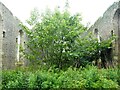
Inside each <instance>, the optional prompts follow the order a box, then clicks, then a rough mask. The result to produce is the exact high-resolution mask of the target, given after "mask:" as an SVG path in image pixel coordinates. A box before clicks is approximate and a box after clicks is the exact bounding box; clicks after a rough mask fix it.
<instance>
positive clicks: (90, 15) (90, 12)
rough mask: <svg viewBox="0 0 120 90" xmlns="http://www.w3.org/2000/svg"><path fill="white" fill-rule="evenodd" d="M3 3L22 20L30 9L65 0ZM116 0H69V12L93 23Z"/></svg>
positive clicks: (7, 0)
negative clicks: (78, 14)
mask: <svg viewBox="0 0 120 90" xmlns="http://www.w3.org/2000/svg"><path fill="white" fill-rule="evenodd" d="M0 1H1V2H2V3H4V5H5V6H6V7H7V8H8V9H9V10H10V11H11V12H12V13H13V15H14V16H17V17H18V18H19V19H20V20H21V21H22V22H25V20H26V19H28V18H29V16H30V11H31V10H33V9H34V8H38V9H39V10H40V11H41V12H43V11H44V10H45V9H46V7H48V8H50V9H52V10H53V9H54V8H55V7H56V6H60V8H63V7H64V5H65V1H66V0H0ZM115 1H118V0H69V4H70V12H71V13H76V12H78V13H80V14H81V15H82V17H83V21H82V23H83V24H84V25H87V23H89V22H90V23H91V24H93V23H94V22H95V21H96V20H97V19H98V18H99V17H100V16H102V14H103V13H104V12H105V10H106V9H107V8H108V7H109V6H110V5H112V4H113V3H114V2H115Z"/></svg>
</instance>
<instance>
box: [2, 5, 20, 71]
mask: <svg viewBox="0 0 120 90" xmlns="http://www.w3.org/2000/svg"><path fill="white" fill-rule="evenodd" d="M19 23H20V21H19V20H18V19H17V18H16V17H14V16H13V14H12V13H11V12H10V10H9V9H8V8H7V7H5V6H4V4H2V3H0V68H1V69H11V68H14V67H15V62H16V61H17V54H19V53H18V36H19V34H20V32H19V31H20V27H19Z"/></svg>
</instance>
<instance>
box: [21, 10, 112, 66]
mask: <svg viewBox="0 0 120 90" xmlns="http://www.w3.org/2000/svg"><path fill="white" fill-rule="evenodd" d="M38 16H39V14H38V11H36V10H34V11H33V12H32V13H31V18H30V19H29V20H27V22H28V24H29V25H30V26H32V27H33V28H32V29H28V28H27V27H26V26H24V25H22V27H23V29H24V30H25V32H26V33H27V36H28V42H27V49H29V50H28V52H25V55H26V58H27V59H28V60H30V61H31V62H32V65H33V64H35V65H36V63H38V64H39V65H41V64H43V63H45V64H47V66H48V67H50V66H53V65H55V66H56V67H58V68H68V67H70V66H73V67H80V66H85V65H86V64H89V63H91V62H92V61H93V60H98V58H100V54H99V51H103V50H105V49H106V48H108V47H110V45H111V41H112V38H110V39H109V40H107V41H102V42H100V43H99V42H98V40H97V39H96V38H95V37H94V35H92V33H88V34H87V36H85V35H84V33H86V31H87V27H84V26H83V25H82V24H81V16H80V15H79V14H75V15H71V14H70V13H69V11H68V10H67V9H65V11H63V12H61V11H60V10H59V8H57V9H55V11H53V12H52V11H50V10H47V11H46V12H45V13H43V14H42V15H41V17H40V18H38Z"/></svg>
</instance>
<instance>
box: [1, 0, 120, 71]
mask: <svg viewBox="0 0 120 90" xmlns="http://www.w3.org/2000/svg"><path fill="white" fill-rule="evenodd" d="M19 23H20V21H19V20H18V19H17V18H16V17H14V16H13V14H12V13H11V12H10V10H9V9H8V8H7V7H5V6H4V5H3V4H2V3H0V69H11V68H14V67H15V62H16V61H19V58H20V54H19V51H20V50H19V48H20V45H23V44H24V33H23V31H22V30H21V29H20V27H19ZM88 32H93V33H94V34H95V35H96V36H97V38H98V40H99V41H101V40H106V39H108V38H110V37H111V36H112V35H116V36H117V38H116V40H115V41H114V42H113V44H112V47H113V48H112V50H111V51H109V52H108V53H109V54H108V55H109V56H108V57H111V56H112V57H111V59H112V60H114V61H117V62H119V63H120V2H119V1H118V2H115V3H113V5H111V6H110V7H109V8H108V9H107V10H106V12H105V13H104V14H103V16H102V17H100V18H99V19H98V20H97V21H96V22H95V24H94V25H93V26H91V27H90V29H89V30H88ZM88 32H87V33H88ZM85 35H87V34H85Z"/></svg>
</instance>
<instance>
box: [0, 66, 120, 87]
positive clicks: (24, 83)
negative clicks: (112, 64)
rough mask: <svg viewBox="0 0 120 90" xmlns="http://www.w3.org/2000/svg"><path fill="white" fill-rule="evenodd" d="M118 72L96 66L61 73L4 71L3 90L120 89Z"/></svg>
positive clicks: (54, 71)
mask: <svg viewBox="0 0 120 90" xmlns="http://www.w3.org/2000/svg"><path fill="white" fill-rule="evenodd" d="M117 72H118V68H111V69H98V68H97V67H95V66H87V67H84V68H82V67H81V68H79V69H76V68H68V69H67V70H66V71H62V70H61V71H59V72H58V71H57V69H49V70H45V69H44V70H43V69H41V70H34V71H33V70H32V71H27V70H25V69H21V70H20V69H19V70H12V71H3V73H2V74H3V77H2V88H3V89H7V88H26V89H27V88H28V89H35V88H40V89H43V88H47V89H52V88H82V89H86V88H101V89H102V88H119V87H120V86H119V85H118V74H117Z"/></svg>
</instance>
